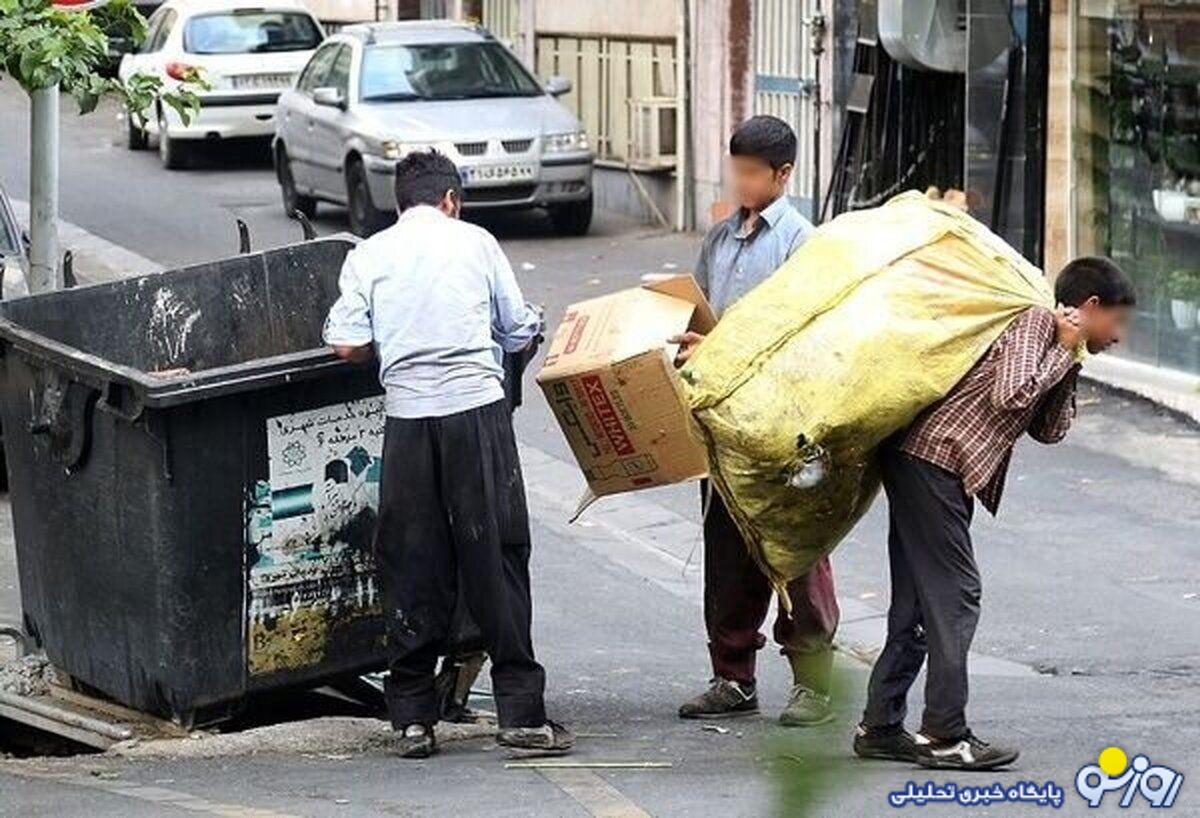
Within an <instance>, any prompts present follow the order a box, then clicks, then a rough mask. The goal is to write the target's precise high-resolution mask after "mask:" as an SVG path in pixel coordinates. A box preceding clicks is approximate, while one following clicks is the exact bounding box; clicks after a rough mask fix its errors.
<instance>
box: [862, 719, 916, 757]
mask: <svg viewBox="0 0 1200 818" xmlns="http://www.w3.org/2000/svg"><path fill="white" fill-rule="evenodd" d="M928 743H929V739H927V738H925V736H923V735H921V734H920V733H917V734H915V735H914V734H913V733H910V732H908V731H907V730H905V729H904V728H903V727H902V726H896V727H866V726H864V725H862V724H860V725H858V728H857V729H856V730H855V731H854V754H855V755H856V756H858V757H859V758H877V759H882V760H883V761H906V762H909V763H913V762H915V761H916V760H917V747H918V746H919V745H921V744H928Z"/></svg>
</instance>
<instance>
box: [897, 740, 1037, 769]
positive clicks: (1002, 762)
mask: <svg viewBox="0 0 1200 818" xmlns="http://www.w3.org/2000/svg"><path fill="white" fill-rule="evenodd" d="M1020 754H1021V753H1020V751H1019V750H1014V749H1010V748H1008V747H995V746H993V745H991V744H988V743H987V742H986V741H983V740H982V739H978V738H976V737H975V735H974V734H973V733H972V732H971V731H970V730H968V731H967V732H966V734H965V735H963V736H962V737H961V738H957V739H950V740H946V741H942V740H938V739H933V740H931V741H930V742H929V743H928V744H921V745H918V746H917V763H918V764H920V765H921V766H922V767H932V768H934V769H939V770H994V769H996V768H997V767H1004V766H1007V765H1009V764H1012V763H1013V762H1014V761H1016V760H1017V756H1019V755H1020Z"/></svg>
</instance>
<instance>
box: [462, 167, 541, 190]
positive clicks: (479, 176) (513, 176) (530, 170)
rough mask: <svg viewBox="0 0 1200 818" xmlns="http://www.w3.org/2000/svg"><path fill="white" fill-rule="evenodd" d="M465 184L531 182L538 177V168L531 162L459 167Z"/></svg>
mask: <svg viewBox="0 0 1200 818" xmlns="http://www.w3.org/2000/svg"><path fill="white" fill-rule="evenodd" d="M459 173H460V174H461V175H462V180H463V184H465V185H494V184H502V183H505V182H529V181H532V180H533V179H535V178H537V168H536V166H534V165H531V164H529V163H527V162H526V163H523V164H515V165H467V166H466V167H463V168H459Z"/></svg>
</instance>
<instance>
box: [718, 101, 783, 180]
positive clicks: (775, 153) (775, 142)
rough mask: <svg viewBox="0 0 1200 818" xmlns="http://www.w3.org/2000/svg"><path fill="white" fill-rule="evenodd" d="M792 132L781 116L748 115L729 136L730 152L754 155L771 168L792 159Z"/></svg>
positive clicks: (777, 168) (739, 154)
mask: <svg viewBox="0 0 1200 818" xmlns="http://www.w3.org/2000/svg"><path fill="white" fill-rule="evenodd" d="M796 151H797V143H796V132H795V131H793V130H792V126H791V125H788V124H787V123H786V122H784V121H783V120H782V119H780V118H778V117H774V116H767V115H765V114H761V115H759V116H752V117H750V118H749V119H747V120H746V121H745V122H743V123H742V124H741V126H739V127H738V129H737V130H736V131H734V132H733V136H732V137H730V139H729V155H730V156H754V157H757V158H759V159H761V160H763V161H764V162H766V163H767V164H768V165H770V166H771V167H772V168H774V169H775V170H779V169H780V168H781V167H783V166H784V165H790V164H794V163H795V161H796Z"/></svg>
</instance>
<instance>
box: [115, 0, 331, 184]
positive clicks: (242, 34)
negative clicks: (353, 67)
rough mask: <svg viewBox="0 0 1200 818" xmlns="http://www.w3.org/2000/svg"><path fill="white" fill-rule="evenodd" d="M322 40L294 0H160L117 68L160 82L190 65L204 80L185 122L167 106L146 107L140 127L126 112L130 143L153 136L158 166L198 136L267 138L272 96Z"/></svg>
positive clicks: (173, 81)
mask: <svg viewBox="0 0 1200 818" xmlns="http://www.w3.org/2000/svg"><path fill="white" fill-rule="evenodd" d="M324 39H325V32H324V30H323V29H322V28H321V24H320V23H318V22H317V20H316V18H315V17H313V15H312V14H311V13H309V12H308V10H307V9H305V7H304V6H303V5H302V4H301V3H300V2H298V0H275V1H274V2H270V3H267V4H265V5H258V6H239V5H236V4H235V3H231V2H229V0H167V2H166V3H163V4H162V5H161V6H159V8H158V10H157V11H155V12H154V14H153V15H151V17H150V20H149V24H148V26H147V30H146V40H145V42H144V43H143V45H142V48H141V50H140V51H139V52H138V53H136V54H126V55H125V57H124V58H123V59H122V60H121V66H120V69H119V71H118V74H119V76H120V78H121V80H122V81H127V80H128V79H129V78H130V77H131V76H133V75H134V74H139V73H141V74H151V75H154V76H158V77H160V78H161V79H162V80H163V83H164V86H165V87H166V88H168V89H169V88H171V87H173V86H176V85H178V84H179V82H180V80H182V79H184V78H186V77H187V76H189V75H190V74H192V73H193V72H198V73H199V76H200V77H201V78H202V79H203V80H204V81H205V82H206V83H208V85H209V86H210V87H209V88H208V89H207V90H204V91H201V92H198V94H197V95H198V96H199V97H200V113H199V115H198V116H196V117H194V118H193V119H192V120H191V121H190V122H189V123H188V124H186V125H185V124H184V123H183V120H182V119H181V118H180V117H179V114H178V113H176V112H175V111H174V110H173V109H172V108H171V107H170V106H168V105H161V104H160V105H158V106H156V107H155V109H154V110H152V111H147V112H146V116H145V120H146V126H145V128H143V127H141V126H140V125H139V124H138V122H137V120H136V119H135V118H134V117H133V116H132V115H131V114H129V113H128V112H127V113H126V127H127V128H128V132H129V141H128V145H129V148H130V149H131V150H140V149H143V148H145V147H146V146H147V144H148V138H149V134H157V135H158V145H159V156H160V157H161V159H162V163H163V166H164V167H167V168H177V167H181V166H183V165H184V164H185V163H186V161H187V158H188V157H187V155H188V149H189V148H190V147H191V146H193V145H194V144H195V143H196V142H197V141H199V140H215V139H229V138H233V137H261V138H269V137H271V136H272V135H273V134H274V133H275V103H276V101H277V100H278V99H279V94H280V93H281V92H282V91H283V90H284V89H285V88H289V87H291V85H292V83H293V81H294V80H295V78H296V74H297V73H298V72H299V71H300V69H301V68H303V67H304V65H305V63H307V62H308V59H309V57H311V56H312V55H313V51H314V50H315V49H316V47H317V46H318V45H320V44H321V42H322V41H323V40H324Z"/></svg>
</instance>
